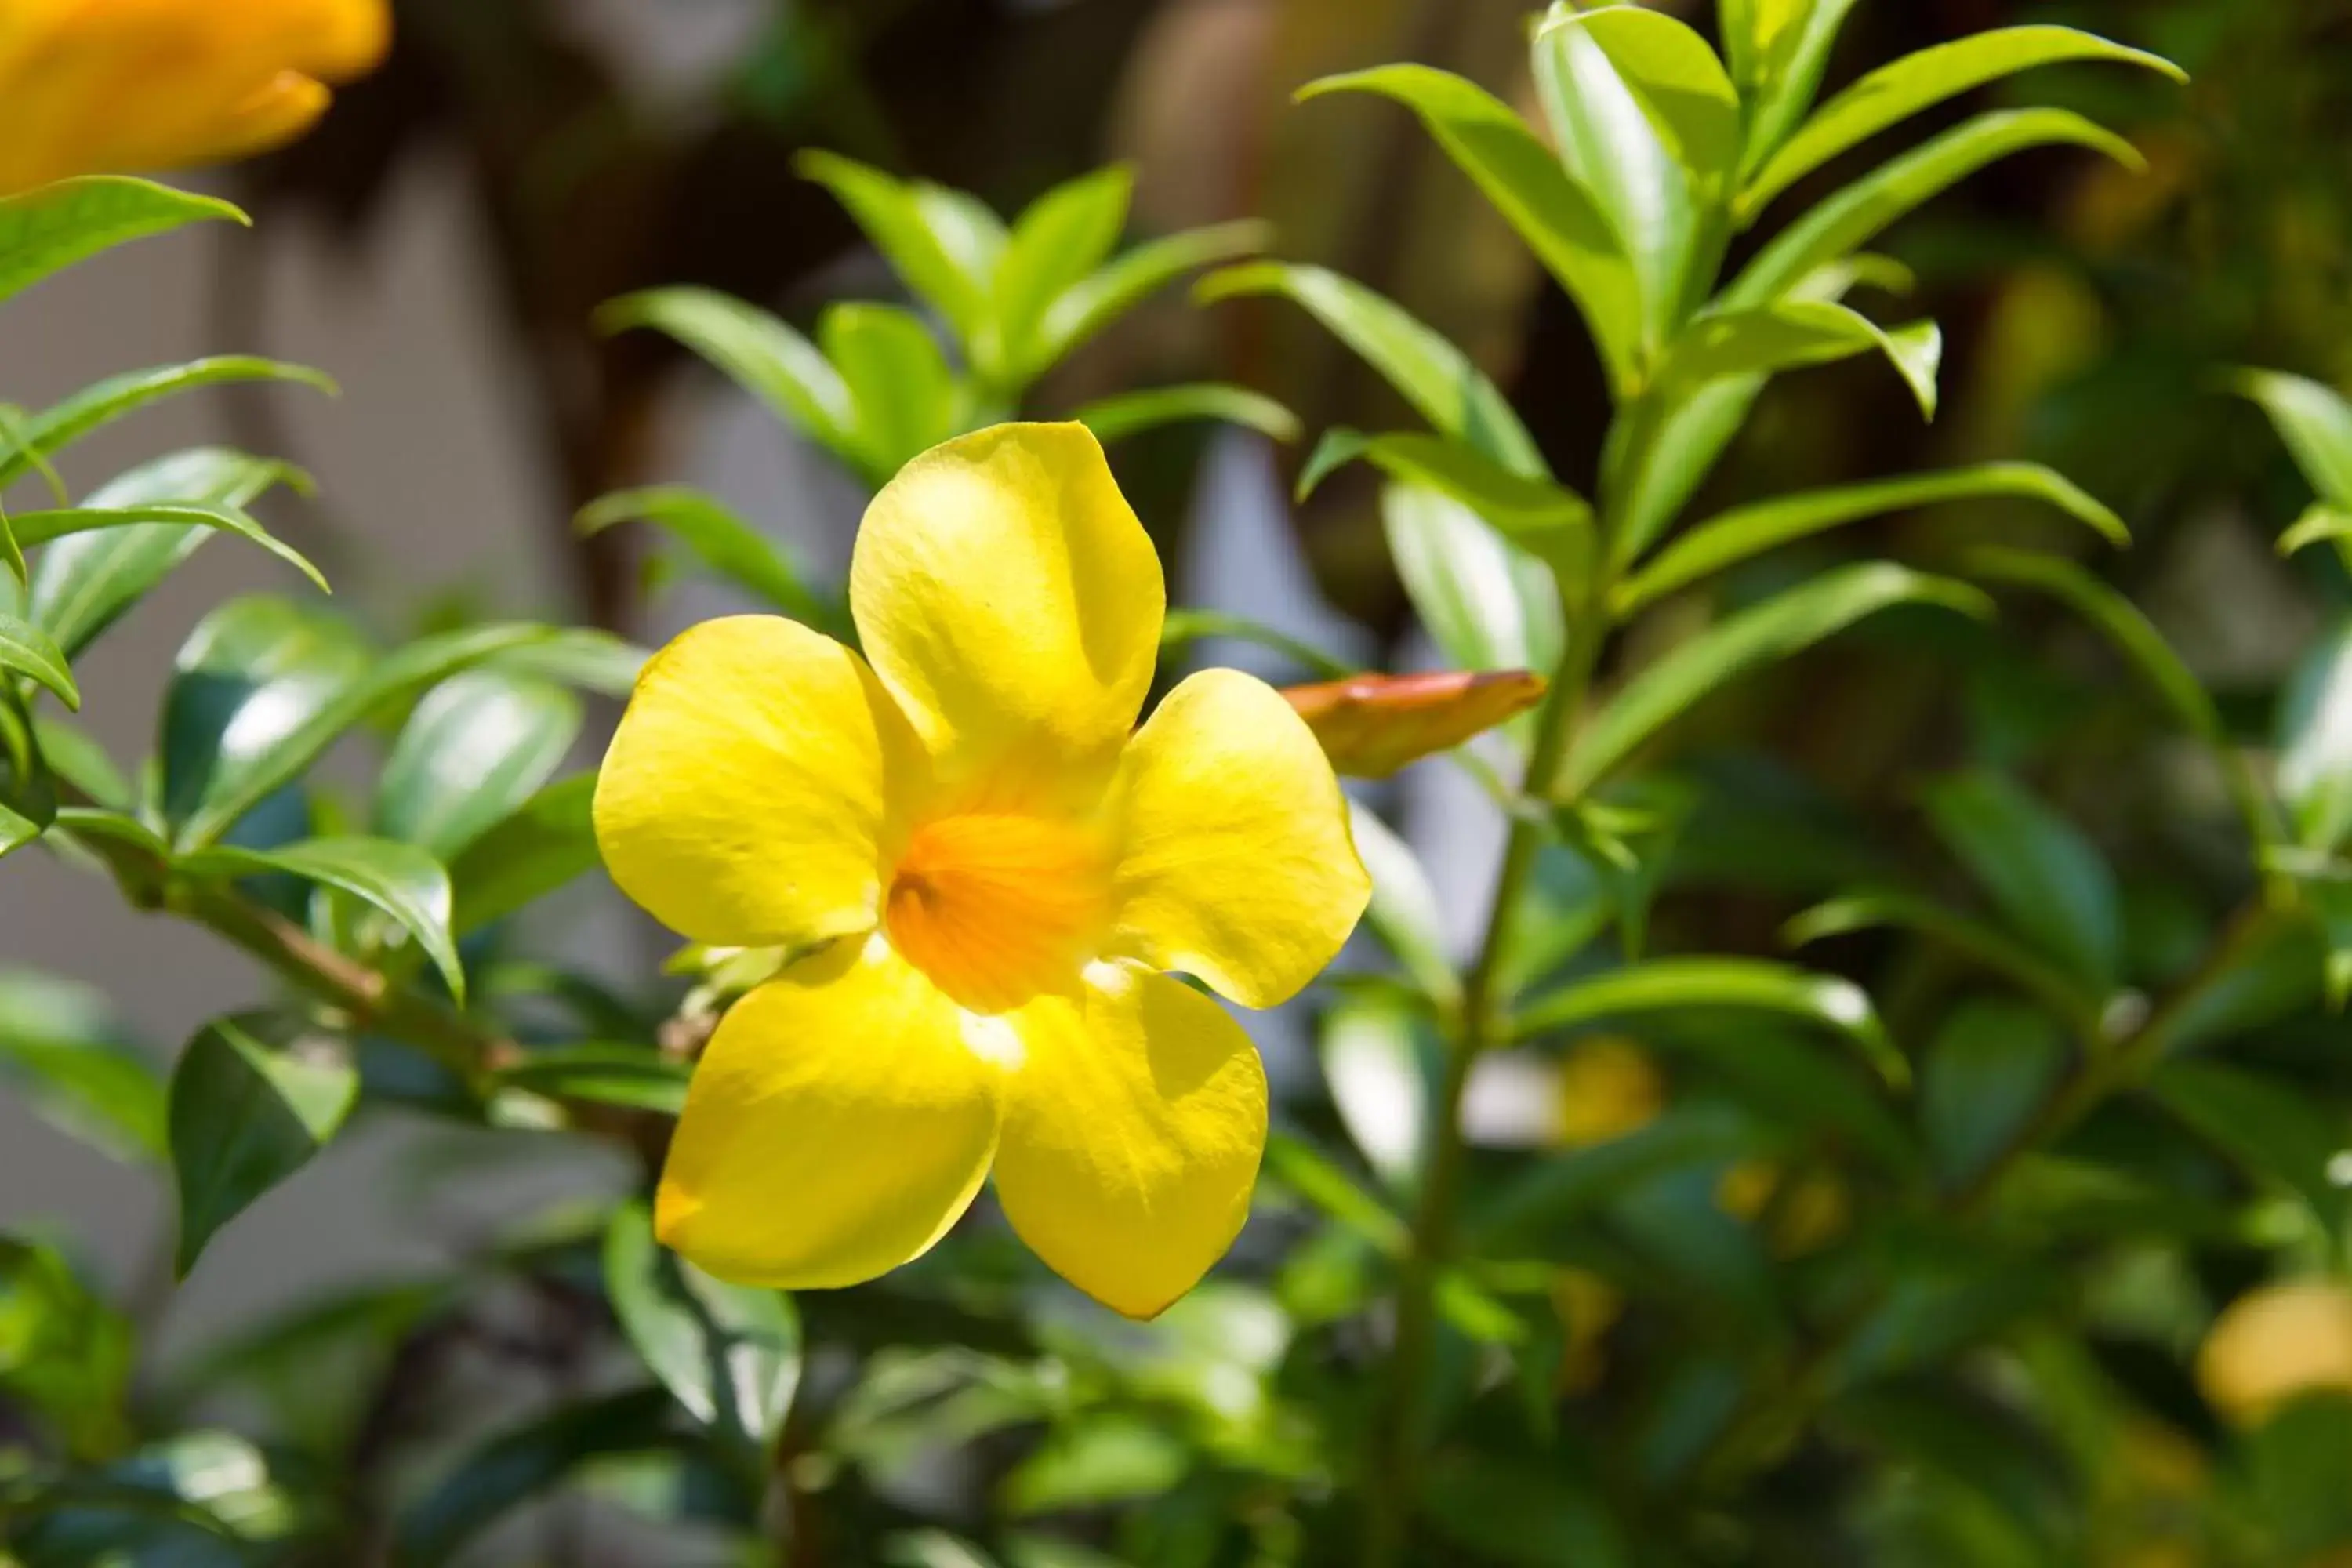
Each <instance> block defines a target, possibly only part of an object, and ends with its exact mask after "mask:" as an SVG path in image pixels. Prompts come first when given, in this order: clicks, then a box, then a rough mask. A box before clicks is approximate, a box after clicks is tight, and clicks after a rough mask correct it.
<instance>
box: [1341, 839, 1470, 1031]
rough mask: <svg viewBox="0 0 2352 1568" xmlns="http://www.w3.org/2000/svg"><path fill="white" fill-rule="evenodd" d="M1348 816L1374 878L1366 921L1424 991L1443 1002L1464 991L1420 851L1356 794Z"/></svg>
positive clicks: (1357, 842) (1357, 845) (1357, 848)
mask: <svg viewBox="0 0 2352 1568" xmlns="http://www.w3.org/2000/svg"><path fill="white" fill-rule="evenodd" d="M1348 816H1349V822H1350V824H1351V825H1352V826H1353V832H1354V837H1355V841H1356V851H1357V853H1358V854H1359V855H1360V856H1361V857H1362V858H1363V862H1364V869H1365V870H1366V871H1367V872H1368V873H1369V874H1370V877H1371V879H1372V901H1371V904H1370V908H1368V909H1367V910H1365V911H1364V923H1365V924H1367V925H1369V926H1370V927H1371V929H1372V933H1373V934H1374V935H1375V936H1378V937H1379V938H1380V939H1381V942H1382V943H1383V944H1384V945H1385V946H1386V947H1387V948H1388V950H1389V952H1390V953H1391V954H1392V955H1393V956H1394V957H1395V959H1396V961H1397V962H1398V963H1400V964H1402V966H1403V967H1404V972H1405V973H1406V974H1407V975H1408V976H1410V977H1411V978H1412V983H1413V984H1415V985H1416V986H1418V987H1419V988H1420V989H1421V992H1422V994H1423V995H1426V996H1428V997H1430V998H1431V999H1432V1000H1433V1001H1435V1002H1438V1003H1440V1004H1441V1005H1443V1004H1446V1003H1450V1002H1452V1001H1453V1000H1454V998H1456V997H1457V996H1459V995H1460V994H1461V992H1462V981H1461V977H1460V976H1459V975H1458V974H1457V973H1455V971H1454V959H1453V955H1452V954H1451V953H1450V952H1448V951H1447V945H1446V941H1445V917H1444V910H1441V909H1440V908H1439V907H1438V902H1437V889H1435V888H1434V887H1433V886H1432V885H1431V883H1430V880H1429V873H1428V872H1427V871H1425V870H1423V868H1422V864H1421V858H1420V857H1419V856H1417V855H1415V854H1414V853H1413V852H1412V846H1411V845H1409V844H1407V843H1406V842H1405V841H1404V840H1403V839H1402V838H1401V837H1398V836H1397V835H1396V833H1395V831H1394V830H1393V829H1391V827H1390V826H1389V825H1388V824H1387V823H1385V822H1382V821H1381V819H1380V817H1379V816H1376V815H1375V814H1374V813H1373V812H1372V810H1371V808H1370V807H1369V806H1366V805H1361V804H1360V803H1358V802H1357V801H1355V800H1352V799H1351V800H1349V803H1348Z"/></svg>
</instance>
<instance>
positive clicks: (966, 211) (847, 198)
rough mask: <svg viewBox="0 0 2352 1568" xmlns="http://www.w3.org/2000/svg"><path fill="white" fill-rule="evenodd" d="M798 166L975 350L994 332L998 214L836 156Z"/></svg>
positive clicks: (1000, 244)
mask: <svg viewBox="0 0 2352 1568" xmlns="http://www.w3.org/2000/svg"><path fill="white" fill-rule="evenodd" d="M793 167H794V168H796V169H798V170H799V171H800V172H801V174H803V175H804V176H805V177H807V178H809V179H812V180H814V181H815V182H816V183H817V184H821V185H823V186H824V188H825V189H827V190H829V191H831V192H832V193H833V194H834V195H835V197H836V198H837V199H838V200H839V201H840V203H841V205H843V206H845V207H846V208H848V209H849V216H851V217H853V218H855V219H856V222H857V226H858V227H860V228H862V229H864V230H865V231H866V238H868V239H870V240H872V241H873V242H874V247H875V248H876V249H877V250H879V251H880V252H881V253H882V257H883V259H884V260H886V261H887V262H889V264H890V266H891V268H893V269H894V270H896V271H897V273H898V276H899V277H900V278H902V279H905V280H906V283H907V287H908V288H909V289H913V290H914V291H915V293H916V294H917V295H918V296H919V297H920V298H921V299H922V300H924V301H925V302H926V303H928V304H929V305H930V307H931V308H932V309H933V310H937V311H939V313H940V315H942V316H944V317H946V318H947V320H948V321H949V323H950V325H951V326H953V327H954V328H955V331H956V335H957V336H959V337H960V338H961V339H962V340H963V341H964V342H966V343H967V344H974V345H976V344H978V343H979V342H981V341H982V338H983V336H985V335H986V334H988V332H989V331H990V327H991V318H990V310H989V302H990V294H991V292H992V285H993V279H994V276H995V272H996V268H997V267H998V266H999V265H1000V262H1001V258H1002V256H1003V251H1004V248H1005V244H1006V240H1005V235H1004V228H1003V225H1002V224H1000V223H998V222H997V221H996V219H995V217H994V216H992V215H990V214H988V213H987V212H986V210H985V209H978V210H975V207H976V204H973V203H970V202H968V201H961V200H958V199H956V197H955V193H952V192H949V191H945V190H942V189H941V188H940V187H939V186H936V185H929V184H924V183H923V182H920V181H903V180H898V179H895V178H893V177H892V176H890V175H888V174H884V173H883V172H882V171H881V170H879V169H876V168H871V167H868V166H867V165H866V164H864V163H858V162H856V160H855V159H851V158H845V157H843V156H841V155H840V154H839V153H823V152H806V153H801V154H800V155H799V157H797V158H796V159H794V160H793Z"/></svg>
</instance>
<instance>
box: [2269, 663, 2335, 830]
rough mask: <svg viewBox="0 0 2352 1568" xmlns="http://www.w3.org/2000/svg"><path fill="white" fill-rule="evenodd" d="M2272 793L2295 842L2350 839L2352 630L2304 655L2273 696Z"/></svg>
mask: <svg viewBox="0 0 2352 1568" xmlns="http://www.w3.org/2000/svg"><path fill="white" fill-rule="evenodd" d="M2278 751H2279V759H2278V773H2277V780H2278V793H2279V798H2280V800H2281V801H2282V802H2284V804H2285V805H2286V808H2287V811H2288V812H2289V814H2290V815H2291V816H2293V817H2294V826H2295V837H2297V838H2298V839H2299V840H2300V841H2301V842H2303V843H2305V844H2307V845H2310V846H2313V847H2316V848H2321V849H2334V848H2336V847H2338V846H2339V845H2341V844H2342V843H2343V841H2344V838H2345V836H2346V835H2347V833H2352V626H2338V627H2336V629H2335V630H2334V631H2332V632H2330V633H2329V634H2328V636H2327V637H2326V638H2325V639H2324V640H2323V641H2322V642H2321V643H2320V645H2319V646H2318V647H2315V648H2314V649H2313V650H2312V651H2311V653H2310V654H2309V655H2307V656H2306V657H2305V659H2304V661H2303V663H2302V664H2301V665H2300V666H2298V667H2297V668H2296V669H2295V672H2294V676H2293V677H2292V678H2290V679H2289V680H2288V681H2287V684H2286V689H2284V691H2283V692H2282V693H2281V694H2280V696H2279V715H2278Z"/></svg>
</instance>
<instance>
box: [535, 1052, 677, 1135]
mask: <svg viewBox="0 0 2352 1568" xmlns="http://www.w3.org/2000/svg"><path fill="white" fill-rule="evenodd" d="M693 1072H694V1068H693V1064H692V1063H690V1062H687V1061H683V1060H680V1059H679V1058H676V1057H672V1056H668V1055H667V1054H665V1053H663V1052H661V1051H659V1050H656V1049H654V1048H652V1047H646V1046H629V1045H600V1044H594V1043H591V1044H588V1045H571V1046H549V1047H541V1048H539V1049H536V1050H533V1051H531V1052H530V1053H529V1054H528V1055H526V1056H525V1057H524V1058H522V1059H521V1060H520V1061H517V1062H514V1063H511V1064H510V1065H509V1066H507V1067H505V1068H501V1069H499V1075H498V1085H499V1088H501V1089H520V1090H522V1091H523V1092H524V1093H526V1094H534V1095H540V1096H542V1097H544V1098H546V1099H549V1100H561V1101H564V1102H566V1103H583V1102H584V1103H586V1104H590V1105H606V1106H612V1107H614V1108H616V1109H620V1110H646V1111H651V1112H653V1113H654V1114H655V1115H656V1116H668V1117H676V1116H677V1115H678V1114H679V1113H680V1112H682V1111H683V1110H685V1109H686V1088H687V1080H688V1079H689V1078H691V1077H692V1076H693Z"/></svg>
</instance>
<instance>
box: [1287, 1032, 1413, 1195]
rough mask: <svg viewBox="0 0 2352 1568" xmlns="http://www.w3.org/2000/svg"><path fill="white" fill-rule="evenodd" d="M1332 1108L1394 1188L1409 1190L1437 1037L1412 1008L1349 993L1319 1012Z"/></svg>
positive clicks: (1367, 1158)
mask: <svg viewBox="0 0 2352 1568" xmlns="http://www.w3.org/2000/svg"><path fill="white" fill-rule="evenodd" d="M1317 1047H1318V1052H1317V1054H1318V1056H1319V1057H1320V1058H1321V1059H1322V1063H1323V1081H1324V1084H1325V1086H1326V1087H1327V1088H1328V1089H1329V1090H1330V1093H1331V1106H1332V1109H1333V1110H1337V1111H1338V1112H1339V1121H1340V1124H1341V1125H1342V1126H1344V1127H1346V1128H1347V1130H1348V1136H1349V1139H1351V1140H1352V1141H1353V1142H1354V1143H1355V1145H1356V1148H1357V1149H1358V1151H1359V1152H1361V1153H1362V1154H1363V1156H1364V1163H1366V1164H1368V1165H1370V1167H1371V1168H1372V1169H1373V1170H1374V1171H1376V1172H1378V1173H1380V1175H1381V1178H1382V1179H1383V1180H1385V1181H1386V1182H1387V1183H1388V1184H1389V1185H1390V1186H1391V1187H1392V1188H1395V1189H1398V1190H1400V1191H1409V1190H1411V1188H1412V1185H1413V1184H1414V1182H1415V1181H1416V1180H1417V1178H1418V1176H1419V1174H1420V1172H1421V1168H1422V1162H1423V1157H1424V1155H1425V1153H1426V1152H1427V1144H1428V1142H1429V1134H1430V1121H1431V1107H1432V1106H1433V1104H1434V1103H1435V1100H1436V1086H1435V1084H1434V1083H1433V1068H1434V1067H1435V1065H1436V1053H1437V1045H1436V1041H1435V1039H1434V1038H1433V1037H1431V1036H1430V1035H1429V1034H1428V1033H1427V1031H1426V1030H1425V1028H1424V1026H1423V1019H1422V1018H1421V1016H1419V1015H1418V1014H1417V1013H1416V1011H1415V1010H1414V1009H1412V1008H1411V1007H1408V1006H1404V1005H1400V1003H1399V1002H1398V1001H1396V1000H1395V999H1393V998H1389V997H1382V996H1369V995H1367V996H1348V997H1343V998H1341V999H1340V1000H1339V1002H1337V1003H1335V1004H1334V1005H1332V1007H1331V1009H1330V1011H1328V1013H1326V1014H1325V1015H1324V1017H1323V1025H1322V1028H1321V1030H1320V1032H1319V1035H1318V1040H1317Z"/></svg>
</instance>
